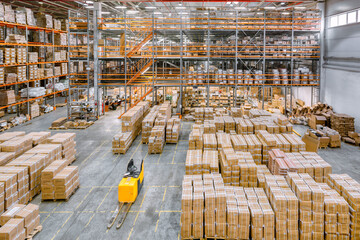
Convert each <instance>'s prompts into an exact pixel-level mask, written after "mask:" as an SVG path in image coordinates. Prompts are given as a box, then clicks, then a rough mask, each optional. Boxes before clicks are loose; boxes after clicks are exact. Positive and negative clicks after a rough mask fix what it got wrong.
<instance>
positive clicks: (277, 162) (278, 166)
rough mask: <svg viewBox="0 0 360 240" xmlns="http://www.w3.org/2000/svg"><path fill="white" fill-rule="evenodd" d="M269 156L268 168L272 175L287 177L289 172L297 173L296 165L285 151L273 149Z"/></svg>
mask: <svg viewBox="0 0 360 240" xmlns="http://www.w3.org/2000/svg"><path fill="white" fill-rule="evenodd" d="M269 156H270V157H269V163H268V167H269V170H270V172H271V173H272V174H274V175H282V176H286V174H287V173H288V172H297V168H296V165H295V163H294V162H293V161H292V159H291V158H287V157H286V155H285V153H284V152H283V151H281V150H279V149H273V150H271V151H270V152H269Z"/></svg>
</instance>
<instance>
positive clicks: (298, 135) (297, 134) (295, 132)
mask: <svg viewBox="0 0 360 240" xmlns="http://www.w3.org/2000/svg"><path fill="white" fill-rule="evenodd" d="M293 132H294V133H295V134H296V135H298V136H299V137H301V135H300V133H298V132H297V131H295V130H294V129H293Z"/></svg>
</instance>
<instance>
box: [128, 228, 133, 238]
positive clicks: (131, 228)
mask: <svg viewBox="0 0 360 240" xmlns="http://www.w3.org/2000/svg"><path fill="white" fill-rule="evenodd" d="M133 230H134V227H132V228H131V230H130V232H129V236H128V238H127V240H129V239H130V236H131V233H132V232H133Z"/></svg>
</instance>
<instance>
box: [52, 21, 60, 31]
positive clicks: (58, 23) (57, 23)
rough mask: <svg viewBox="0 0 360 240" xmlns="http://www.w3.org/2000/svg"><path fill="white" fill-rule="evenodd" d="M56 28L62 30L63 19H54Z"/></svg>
mask: <svg viewBox="0 0 360 240" xmlns="http://www.w3.org/2000/svg"><path fill="white" fill-rule="evenodd" d="M54 29H56V30H61V21H60V20H58V19H54Z"/></svg>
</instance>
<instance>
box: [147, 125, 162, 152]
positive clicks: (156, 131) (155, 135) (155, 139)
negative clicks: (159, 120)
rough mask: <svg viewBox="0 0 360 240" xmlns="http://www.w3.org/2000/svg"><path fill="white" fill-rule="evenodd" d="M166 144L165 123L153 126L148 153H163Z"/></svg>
mask: <svg viewBox="0 0 360 240" xmlns="http://www.w3.org/2000/svg"><path fill="white" fill-rule="evenodd" d="M164 145H165V125H157V126H155V127H153V129H152V130H151V133H150V137H149V147H148V153H150V154H151V153H162V151H163V148H164Z"/></svg>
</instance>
